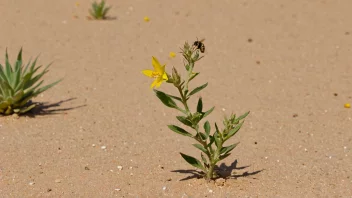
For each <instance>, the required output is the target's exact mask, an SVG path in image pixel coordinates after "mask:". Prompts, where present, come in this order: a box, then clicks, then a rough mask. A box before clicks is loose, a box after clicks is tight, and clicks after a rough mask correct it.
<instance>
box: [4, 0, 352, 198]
mask: <svg viewBox="0 0 352 198" xmlns="http://www.w3.org/2000/svg"><path fill="white" fill-rule="evenodd" d="M77 2H79V5H76V1H72V0H59V1H49V0H32V1H29V0H16V1H14V0H1V1H0V13H1V19H0V27H1V31H0V32H1V33H0V35H1V36H0V54H2V55H1V57H0V62H1V63H2V64H3V63H4V57H5V49H6V48H8V51H9V55H10V59H11V62H13V61H14V60H15V58H16V55H17V52H18V50H19V49H20V47H23V58H24V60H25V62H27V61H28V60H29V59H30V58H31V57H35V56H37V55H38V54H40V57H39V63H40V64H43V65H45V64H48V63H50V62H51V61H53V62H54V63H53V65H52V66H51V69H50V72H49V73H47V74H46V75H45V78H44V79H45V82H46V83H49V82H53V81H55V80H56V79H59V78H64V80H63V81H62V82H61V83H60V84H58V85H57V86H55V87H54V88H52V89H50V90H48V91H46V92H44V93H43V94H42V95H40V96H38V97H36V98H35V99H34V101H35V102H43V103H44V108H45V109H44V110H46V111H45V112H46V113H41V114H34V115H32V116H24V117H20V118H19V119H14V118H13V117H11V116H10V117H0V197H1V198H7V197H15V198H24V197H85V198H86V197H92V198H95V197H126V198H127V197H141V198H142V197H150V198H152V197H153V198H154V197H180V198H181V197H183V198H191V197H192V198H194V197H219V198H225V197H228V198H230V197H271V198H272V197H293V198H296V197H352V187H351V186H352V153H351V149H352V109H347V108H344V104H345V103H352V98H351V97H352V88H351V85H352V66H351V64H352V14H351V7H352V1H351V0H334V1H327V0H319V1H318V0H310V1H306V0H297V1H292V0H266V1H264V0H261V1H254V0H217V1H215V0H213V1H210V0H209V1H204V0H193V1H186V0H180V1H156V0H150V1H146V0H134V1H113V0H110V1H108V2H107V3H108V4H109V5H112V6H113V7H112V9H111V11H110V14H109V15H110V16H111V17H116V19H114V20H107V21H89V20H87V19H86V16H87V15H88V8H89V7H90V1H88V0H86V1H77ZM145 16H148V17H149V18H150V21H149V22H144V21H143V18H144V17H145ZM197 38H199V39H201V38H205V39H206V40H205V42H204V43H205V45H206V52H205V57H204V59H202V60H201V61H200V62H199V64H198V65H197V71H199V72H201V74H200V75H199V77H197V79H196V80H195V81H194V83H193V86H197V85H200V84H201V83H204V82H208V83H209V85H208V87H207V88H206V89H205V90H204V91H202V92H201V93H200V94H198V96H202V97H203V102H204V105H205V108H210V107H212V106H215V107H216V109H215V110H214V113H212V114H211V115H210V116H209V120H210V121H211V122H212V123H213V122H214V121H216V122H221V120H222V117H223V115H224V114H227V115H228V114H230V113H231V112H234V113H237V114H242V113H244V112H246V111H248V110H250V111H251V113H250V115H249V116H248V117H247V118H246V122H245V124H244V125H243V127H242V129H241V130H240V132H239V133H238V134H237V135H236V136H235V137H234V138H233V140H231V143H234V142H237V141H240V142H241V144H240V145H239V146H238V147H237V148H236V149H235V150H234V151H233V153H232V155H231V156H230V157H228V158H227V159H226V160H225V161H223V163H224V164H223V165H222V166H221V167H222V168H226V169H227V170H229V171H233V172H234V173H235V174H236V178H235V179H228V180H226V182H225V184H224V185H223V186H222V185H217V184H214V183H207V182H205V181H204V180H203V179H197V178H195V177H193V175H192V171H193V170H195V169H194V168H193V167H191V166H190V165H188V164H187V163H186V162H184V161H183V159H182V158H181V157H180V155H179V152H183V153H187V154H189V155H193V156H199V152H198V150H196V149H195V148H194V147H192V145H191V144H192V143H194V142H193V141H192V140H191V139H188V138H186V137H184V136H180V135H178V134H176V133H174V132H172V131H170V130H169V129H168V128H167V125H168V124H175V123H177V120H176V119H175V116H176V115H178V113H177V112H176V111H175V110H173V109H169V108H166V107H165V106H164V105H163V104H162V103H161V102H160V101H159V100H158V99H157V98H156V97H155V95H154V94H153V92H152V91H151V90H150V88H149V85H150V83H151V80H152V79H149V78H147V77H145V76H143V75H142V74H141V70H143V69H150V68H152V65H151V57H152V56H156V57H157V58H158V59H159V61H160V62H161V63H165V64H167V66H166V69H167V71H168V72H171V67H172V66H175V67H176V68H177V69H179V70H182V67H183V64H182V57H181V56H180V54H177V56H176V57H175V58H173V59H172V58H169V53H170V52H171V51H173V52H179V47H181V46H182V45H183V43H184V42H185V41H189V42H193V41H195V40H196V39H197ZM160 89H161V90H164V91H169V90H172V91H174V88H173V87H172V86H171V85H169V84H163V85H162V87H161V88H160ZM335 93H336V94H335ZM334 94H335V95H334ZM196 100H197V99H196V98H194V99H193V101H192V103H193V104H195V103H196ZM194 106H195V105H194ZM194 106H192V108H194ZM53 113H56V114H53ZM118 166H122V170H120V169H121V167H118ZM119 168H120V169H119Z"/></svg>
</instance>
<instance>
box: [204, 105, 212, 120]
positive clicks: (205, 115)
mask: <svg viewBox="0 0 352 198" xmlns="http://www.w3.org/2000/svg"><path fill="white" fill-rule="evenodd" d="M214 108H215V107H213V108H211V109H209V110H208V111H207V112H205V113H203V116H202V119H203V118H205V117H207V116H208V115H209V114H210V113H211V112H213V110H214Z"/></svg>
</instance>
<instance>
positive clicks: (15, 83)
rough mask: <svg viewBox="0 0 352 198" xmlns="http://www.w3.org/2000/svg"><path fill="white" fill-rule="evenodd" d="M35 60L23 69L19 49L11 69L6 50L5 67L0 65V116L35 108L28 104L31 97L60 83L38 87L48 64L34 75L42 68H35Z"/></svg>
mask: <svg viewBox="0 0 352 198" xmlns="http://www.w3.org/2000/svg"><path fill="white" fill-rule="evenodd" d="M37 59H38V57H37V58H36V59H35V60H34V62H32V63H31V61H29V62H28V63H27V65H26V66H25V67H24V66H23V65H22V48H21V50H20V52H19V53H18V55H17V60H16V63H15V64H14V65H15V66H14V68H13V67H12V66H11V64H10V62H9V57H8V54H7V50H6V55H5V66H4V67H3V66H2V65H1V64H0V114H4V115H10V114H13V113H16V114H22V113H26V112H28V111H30V110H31V109H33V108H34V107H35V104H30V100H31V99H32V98H33V97H35V96H37V95H38V94H40V93H42V92H44V91H46V90H47V89H49V88H50V87H53V86H54V85H56V84H57V83H59V82H60V81H61V80H58V81H56V82H54V83H51V84H49V85H46V86H44V87H40V86H41V85H42V83H43V80H41V81H40V82H39V80H40V79H41V78H42V77H43V75H44V74H45V73H47V72H48V71H49V70H48V68H49V66H50V64H49V65H48V66H47V67H45V69H44V70H43V71H42V72H40V73H39V74H35V73H36V72H37V71H38V70H39V69H40V68H41V67H42V66H36V63H37Z"/></svg>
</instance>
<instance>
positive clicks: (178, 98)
mask: <svg viewBox="0 0 352 198" xmlns="http://www.w3.org/2000/svg"><path fill="white" fill-rule="evenodd" d="M166 95H168V96H169V97H170V98H173V99H175V100H178V101H180V102H182V99H181V98H180V97H177V96H173V95H169V94H166Z"/></svg>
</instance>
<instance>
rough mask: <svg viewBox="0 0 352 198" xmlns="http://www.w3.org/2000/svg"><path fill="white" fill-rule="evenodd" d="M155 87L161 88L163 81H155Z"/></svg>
mask: <svg viewBox="0 0 352 198" xmlns="http://www.w3.org/2000/svg"><path fill="white" fill-rule="evenodd" d="M155 82H156V83H155V87H156V88H158V87H160V85H161V83H162V82H163V81H162V80H158V81H155Z"/></svg>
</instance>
